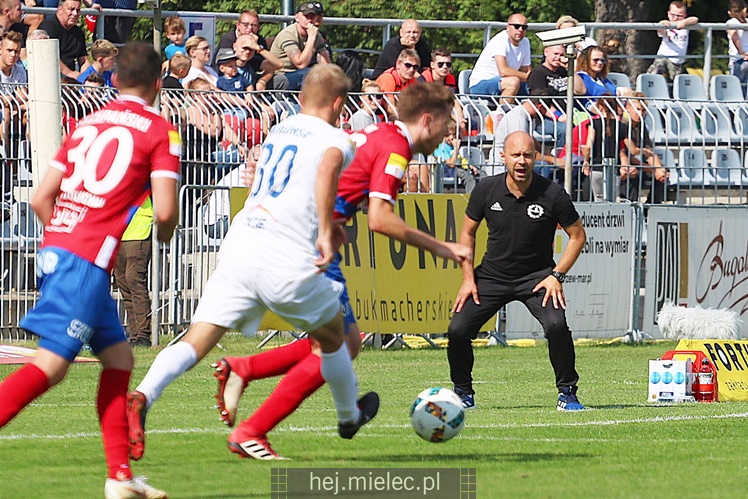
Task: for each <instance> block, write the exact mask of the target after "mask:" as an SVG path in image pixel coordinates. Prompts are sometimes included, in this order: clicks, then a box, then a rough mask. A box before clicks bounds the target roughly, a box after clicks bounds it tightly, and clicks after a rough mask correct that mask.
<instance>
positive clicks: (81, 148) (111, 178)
mask: <svg viewBox="0 0 748 499" xmlns="http://www.w3.org/2000/svg"><path fill="white" fill-rule="evenodd" d="M70 138H71V139H72V140H77V139H80V142H79V143H78V145H77V146H75V147H74V148H72V149H70V150H69V151H68V158H67V159H68V162H69V163H70V164H71V165H73V173H72V174H71V175H70V176H69V177H67V178H65V179H64V180H63V181H62V184H61V185H60V189H61V190H62V191H64V192H70V191H72V190H74V189H76V188H78V186H79V185H80V184H81V182H82V183H83V187H84V188H85V189H86V191H88V192H90V193H91V194H96V195H104V194H106V193H108V192H110V191H111V190H112V189H114V188H115V187H117V185H118V184H119V183H120V181H121V180H122V178H123V177H124V176H125V173H126V172H127V168H128V167H129V166H130V161H131V160H132V155H133V143H134V140H133V137H132V133H130V130H128V129H127V128H125V127H120V126H114V127H110V128H107V129H106V130H104V131H103V132H101V133H99V131H98V129H97V128H96V127H95V126H83V127H80V128H78V129H76V130H75V132H73V135H72V136H71V137H70ZM104 151H109V154H108V156H109V155H111V154H112V151H114V158H113V159H112V161H111V164H106V165H105V164H100V163H101V158H102V155H103V154H104ZM99 177H100V178H99Z"/></svg>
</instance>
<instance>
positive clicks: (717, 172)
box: [712, 149, 748, 187]
mask: <svg viewBox="0 0 748 499" xmlns="http://www.w3.org/2000/svg"><path fill="white" fill-rule="evenodd" d="M712 168H713V169H714V180H715V183H716V184H717V185H722V186H734V187H740V186H741V185H742V186H748V183H746V182H747V181H748V179H744V174H743V169H742V165H741V164H740V153H739V152H738V151H736V150H735V149H715V150H714V151H713V152H712Z"/></svg>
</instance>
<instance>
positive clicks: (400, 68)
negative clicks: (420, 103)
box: [377, 49, 421, 93]
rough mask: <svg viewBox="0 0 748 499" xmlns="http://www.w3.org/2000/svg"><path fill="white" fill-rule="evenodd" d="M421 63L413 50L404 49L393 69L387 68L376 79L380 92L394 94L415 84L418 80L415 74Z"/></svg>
mask: <svg viewBox="0 0 748 499" xmlns="http://www.w3.org/2000/svg"><path fill="white" fill-rule="evenodd" d="M420 64H421V61H420V59H419V58H418V54H417V53H416V51H415V50H413V49H404V50H403V51H402V52H400V56H399V57H398V58H397V62H396V63H395V66H394V67H391V68H389V69H388V70H387V71H385V72H383V73H382V74H381V75H379V78H377V84H378V85H379V88H381V89H382V92H387V93H394V92H399V91H401V90H402V89H404V88H406V87H408V86H410V85H413V84H415V83H416V82H417V81H418V80H417V79H416V74H417V73H418V68H419V67H420Z"/></svg>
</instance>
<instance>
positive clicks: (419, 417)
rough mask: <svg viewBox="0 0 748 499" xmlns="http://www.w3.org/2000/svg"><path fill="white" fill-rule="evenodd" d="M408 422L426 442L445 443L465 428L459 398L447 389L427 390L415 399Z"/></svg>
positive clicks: (463, 414) (463, 411)
mask: <svg viewBox="0 0 748 499" xmlns="http://www.w3.org/2000/svg"><path fill="white" fill-rule="evenodd" d="M410 422H411V424H412V425H413V429H414V430H415V431H416V433H417V434H418V436H419V437H421V438H422V439H424V440H426V441H428V442H446V441H447V440H449V439H451V438H452V437H454V436H455V435H457V434H458V433H460V430H462V427H463V426H465V410H464V409H463V408H462V401H461V400H460V397H458V396H457V394H455V392H453V391H452V390H450V389H448V388H439V387H436V388H429V389H427V390H424V391H422V392H421V393H419V394H418V397H416V400H415V402H413V406H412V407H411V408H410Z"/></svg>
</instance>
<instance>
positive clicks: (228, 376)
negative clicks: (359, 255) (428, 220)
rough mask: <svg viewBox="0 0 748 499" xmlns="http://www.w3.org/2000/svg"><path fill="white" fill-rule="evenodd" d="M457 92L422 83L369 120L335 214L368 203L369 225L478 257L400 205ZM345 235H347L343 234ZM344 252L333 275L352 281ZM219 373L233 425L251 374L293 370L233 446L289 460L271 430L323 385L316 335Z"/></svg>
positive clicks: (449, 254)
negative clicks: (391, 111) (391, 113)
mask: <svg viewBox="0 0 748 499" xmlns="http://www.w3.org/2000/svg"><path fill="white" fill-rule="evenodd" d="M453 104H454V96H453V94H452V92H451V91H450V90H449V89H448V88H447V87H445V86H444V85H442V84H440V83H419V84H417V85H413V86H411V87H408V88H406V89H405V90H403V91H402V92H401V93H400V97H399V101H398V113H399V117H400V120H399V121H395V122H394V123H379V124H374V125H369V126H368V127H366V128H365V129H364V130H362V131H361V132H358V133H355V134H353V135H352V139H353V141H354V142H355V143H356V145H357V149H356V155H355V157H354V159H353V162H352V163H351V165H350V166H349V167H348V168H347V169H346V170H345V171H343V173H342V174H341V176H340V181H339V182H338V193H337V199H336V202H335V218H336V219H337V220H338V221H339V222H341V223H344V222H345V221H346V220H348V219H349V218H351V217H352V216H353V215H354V214H355V213H356V211H358V210H359V209H360V207H361V205H362V204H363V203H368V215H367V219H368V224H369V229H370V230H372V231H374V232H378V233H380V234H383V235H385V236H388V237H391V238H394V239H397V240H398V241H402V242H404V243H407V244H410V245H413V246H416V247H418V248H423V249H425V250H428V251H430V252H432V253H434V254H435V255H437V256H440V257H443V258H449V259H452V260H457V261H462V260H464V259H472V252H471V251H469V250H468V249H467V248H466V247H465V246H462V245H460V244H457V243H449V242H443V241H439V240H438V239H435V238H434V237H432V236H431V235H429V234H427V233H425V232H423V231H420V230H418V229H415V228H413V227H410V226H409V225H407V224H406V223H405V221H403V219H402V218H400V217H399V216H398V215H397V214H396V213H395V210H394V205H395V200H396V198H397V192H398V190H399V188H400V184H401V181H402V178H403V175H404V174H405V172H406V171H407V168H408V163H409V162H410V160H411V159H412V157H413V154H415V153H422V154H430V153H432V152H433V151H434V149H436V147H437V146H438V145H439V143H440V142H441V141H442V139H443V138H444V136H445V135H446V134H447V130H448V124H449V122H450V121H451V120H452V119H453V118H452V117H451V111H452V108H453ZM341 241H342V239H341ZM340 261H341V256H340V254H339V253H338V255H337V257H336V258H335V260H334V262H333V264H332V265H330V267H329V269H328V270H327V272H326V274H327V276H328V277H329V278H331V279H333V280H336V281H339V282H341V283H343V284H345V279H344V277H343V275H342V273H341V270H340ZM340 300H341V303H342V305H343V318H344V321H345V326H346V336H345V338H346V343H347V345H348V348H349V351H350V353H351V357H352V358H353V357H355V356H356V355H357V354H358V352H359V351H360V349H361V335H360V332H359V329H358V327H357V325H356V318H355V317H354V315H353V310H352V309H351V306H350V301H349V299H348V292H347V290H345V289H344V291H343V295H342V296H341V298H340ZM214 366H215V368H216V372H215V376H216V377H217V378H218V380H219V390H218V395H217V397H216V398H217V400H218V408H219V411H220V412H221V420H222V421H224V422H225V423H226V424H227V425H229V426H233V425H234V422H235V418H236V409H237V406H238V403H239V399H240V398H241V395H242V393H243V392H244V389H245V388H246V386H247V384H248V383H249V381H251V380H253V379H262V378H266V377H270V376H278V375H280V374H286V376H284V377H283V379H282V380H281V382H280V383H279V384H278V386H277V387H276V389H275V391H274V392H273V393H272V394H271V395H270V397H269V398H268V399H267V400H266V401H265V402H264V403H263V404H262V405H261V406H260V407H259V408H258V409H257V411H256V412H255V413H254V414H253V415H252V416H251V417H250V418H249V419H248V420H246V421H244V422H243V423H241V425H239V426H238V427H237V428H236V429H235V430H234V431H233V433H231V435H230V436H229V438H228V446H229V449H230V450H231V451H232V452H234V453H236V454H238V455H240V456H242V457H250V458H254V459H264V460H270V459H282V458H281V457H280V456H279V455H278V454H277V453H276V452H275V451H274V450H273V449H272V448H271V447H270V444H269V443H268V441H267V433H268V432H269V431H270V430H272V429H273V428H275V426H277V425H278V423H280V422H281V421H282V420H283V419H285V418H286V417H287V416H288V415H290V414H291V413H292V412H293V411H295V410H296V408H297V407H299V406H300V405H301V403H302V402H303V401H304V400H305V399H306V398H307V397H309V396H310V395H311V394H312V393H314V392H315V391H316V390H317V389H319V388H320V387H321V386H322V385H323V384H324V380H323V379H322V376H321V375H320V357H319V353H318V349H317V348H316V346H315V345H314V344H313V343H312V342H311V341H310V340H308V339H304V340H301V341H296V342H293V343H291V344H289V345H286V346H283V347H280V348H276V349H274V350H271V351H269V352H265V353H261V354H258V355H253V356H250V357H241V358H240V357H226V358H223V359H221V360H219V361H218V362H217V363H215V364H214Z"/></svg>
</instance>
